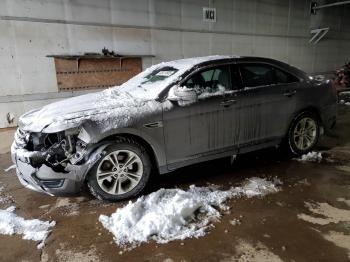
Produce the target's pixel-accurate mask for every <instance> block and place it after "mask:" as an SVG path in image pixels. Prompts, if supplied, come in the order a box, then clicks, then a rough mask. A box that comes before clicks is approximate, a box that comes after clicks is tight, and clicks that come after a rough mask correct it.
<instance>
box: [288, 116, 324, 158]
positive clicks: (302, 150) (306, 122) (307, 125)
mask: <svg viewBox="0 0 350 262" xmlns="http://www.w3.org/2000/svg"><path fill="white" fill-rule="evenodd" d="M319 135H320V120H319V118H318V117H317V115H316V114H314V113H312V112H307V111H306V112H302V113H300V114H299V115H297V116H296V117H295V118H294V120H293V121H292V123H291V125H290V127H289V130H288V134H287V150H288V151H289V152H290V153H292V154H293V155H296V156H300V155H303V154H307V153H308V152H310V151H312V149H313V148H314V147H315V145H316V144H317V142H318V138H319Z"/></svg>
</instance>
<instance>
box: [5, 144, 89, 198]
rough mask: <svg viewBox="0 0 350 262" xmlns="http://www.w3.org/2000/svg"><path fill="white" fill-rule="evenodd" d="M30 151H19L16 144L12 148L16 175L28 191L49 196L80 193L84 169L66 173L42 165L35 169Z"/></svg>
mask: <svg viewBox="0 0 350 262" xmlns="http://www.w3.org/2000/svg"><path fill="white" fill-rule="evenodd" d="M28 153H29V152H28V151H26V150H24V149H21V150H17V148H16V146H15V142H14V144H13V145H12V147H11V158H12V161H13V162H14V164H15V165H16V174H17V177H18V179H19V181H20V182H21V184H22V185H23V186H25V187H26V188H28V189H31V190H34V191H37V192H42V193H46V194H49V195H66V194H74V193H77V192H79V191H80V188H81V186H82V183H83V181H82V177H83V173H84V171H86V170H85V169H84V167H82V168H79V169H76V170H71V171H68V172H65V173H60V172H55V171H54V170H53V169H52V168H50V167H49V166H47V165H45V164H42V165H41V167H39V168H35V167H33V166H32V165H31V164H30V163H31V157H30V156H29V157H28Z"/></svg>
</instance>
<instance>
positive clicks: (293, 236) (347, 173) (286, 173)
mask: <svg viewBox="0 0 350 262" xmlns="http://www.w3.org/2000/svg"><path fill="white" fill-rule="evenodd" d="M334 132H335V134H334V135H333V136H332V137H323V138H322V139H321V141H320V144H319V147H318V150H321V151H323V152H324V156H325V157H324V160H323V161H322V162H321V163H300V162H298V161H295V160H292V159H288V158H286V157H285V156H284V155H282V154H280V153H279V152H277V151H276V150H274V149H270V150H264V151H260V152H256V153H253V154H247V155H243V156H239V157H238V159H237V161H236V162H235V163H234V164H233V165H232V166H231V165H230V164H229V161H228V160H227V159H222V160H218V161H212V162H208V163H205V164H200V165H196V166H191V167H188V168H184V169H181V170H179V171H177V172H174V173H172V174H170V175H166V176H163V177H160V178H157V179H156V180H155V181H154V183H153V186H152V188H150V189H149V190H150V191H153V190H157V189H158V188H160V187H166V188H171V187H174V186H178V187H181V188H187V187H188V185H190V184H196V185H206V183H207V182H210V183H213V184H217V185H220V186H222V189H226V188H228V187H229V186H230V185H231V184H232V185H233V184H235V183H240V182H242V181H243V180H244V179H245V178H247V177H252V176H259V177H273V176H277V177H278V178H280V179H281V180H282V181H283V186H282V191H280V192H279V193H276V194H272V195H268V196H267V197H265V198H262V199H257V198H252V199H246V198H241V199H232V200H230V201H229V202H228V205H229V206H230V207H231V212H230V213H229V214H223V216H222V219H221V222H218V223H215V228H213V229H212V230H211V231H210V233H209V234H207V235H206V236H205V237H202V238H199V239H188V240H184V241H174V242H171V243H168V244H163V245H162V244H156V243H153V242H150V243H148V244H144V245H141V246H140V247H138V248H136V249H134V250H132V251H127V252H121V250H120V249H119V248H118V246H116V245H115V244H114V242H113V238H112V235H111V234H109V233H108V232H107V231H106V230H105V229H104V228H102V226H101V224H100V223H99V222H98V216H99V215H100V214H108V215H109V214H111V213H112V212H114V211H115V209H116V208H117V207H121V206H123V205H124V204H125V203H122V202H121V203H116V204H110V203H104V202H101V201H98V200H95V199H93V198H92V197H91V196H90V195H88V194H87V193H84V192H83V193H82V194H81V195H79V196H76V197H72V198H62V197H61V198H58V197H51V196H47V195H43V194H39V193H35V192H32V191H29V190H27V189H24V188H23V187H22V186H21V185H20V184H19V182H18V181H17V178H16V177H15V175H14V171H13V170H12V171H10V172H9V173H6V174H5V173H4V172H3V171H0V186H5V191H4V192H3V193H2V194H3V195H7V196H11V197H12V198H10V199H9V201H8V203H5V204H1V205H0V208H5V207H7V206H9V205H12V204H14V205H16V207H17V213H18V214H19V215H21V216H23V217H25V218H40V219H42V220H55V221H57V225H56V226H55V228H54V230H53V232H52V233H51V235H50V236H49V237H48V239H47V240H46V246H45V247H44V249H43V250H42V251H40V250H38V249H37V248H36V244H37V243H35V242H33V241H29V240H22V239H21V237H20V236H3V235H0V254H1V256H0V261H40V260H41V261H281V260H282V261H349V260H350V257H349V256H350V106H341V107H340V109H339V120H338V125H337V128H336V130H335V131H334ZM9 165H11V163H10V156H9V154H8V153H7V154H1V155H0V170H3V169H4V168H6V167H8V166H9ZM11 202H13V203H11ZM234 218H236V219H239V220H240V221H241V224H239V225H235V226H233V225H231V224H230V223H229V221H230V220H233V219H234Z"/></svg>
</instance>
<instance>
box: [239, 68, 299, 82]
mask: <svg viewBox="0 0 350 262" xmlns="http://www.w3.org/2000/svg"><path fill="white" fill-rule="evenodd" d="M240 72H241V76H242V81H243V85H244V86H245V87H258V86H267V85H272V84H288V83H295V82H298V81H299V79H298V78H297V77H296V76H294V75H292V74H290V73H287V72H285V71H283V70H281V69H279V68H277V67H274V66H272V65H268V64H241V65H240Z"/></svg>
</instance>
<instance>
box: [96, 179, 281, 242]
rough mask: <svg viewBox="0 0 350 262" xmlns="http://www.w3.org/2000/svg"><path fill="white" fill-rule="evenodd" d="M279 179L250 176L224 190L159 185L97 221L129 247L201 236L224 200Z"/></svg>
mask: <svg viewBox="0 0 350 262" xmlns="http://www.w3.org/2000/svg"><path fill="white" fill-rule="evenodd" d="M279 184H281V181H279V180H278V179H275V180H274V181H268V180H266V179H262V178H257V177H253V178H250V179H247V181H246V182H245V183H244V184H243V185H242V186H239V187H231V188H230V189H229V190H227V191H221V190H218V188H217V187H215V186H209V187H196V186H194V185H192V186H190V187H189V189H188V190H186V191H185V190H182V189H160V190H158V191H156V192H154V193H151V194H150V195H147V196H142V197H140V198H138V199H137V200H136V201H135V202H131V201H130V202H129V203H128V204H127V205H126V206H124V207H123V208H119V209H117V210H116V212H115V213H113V214H112V215H111V216H106V215H101V216H100V217H99V221H100V222H101V223H102V225H103V226H104V227H105V228H106V229H107V230H109V231H110V232H111V233H112V234H113V235H114V240H115V242H116V244H117V245H119V246H121V247H123V248H124V249H131V248H134V247H136V246H138V245H140V244H141V243H143V242H147V241H149V240H155V241H156V242H157V243H167V242H169V241H172V240H183V239H186V238H192V237H195V238H198V237H201V236H204V235H205V234H206V233H207V231H208V229H209V228H210V227H212V226H213V225H212V222H216V221H218V220H219V218H220V216H221V214H220V211H222V210H228V209H229V207H228V206H227V205H225V201H227V200H228V199H230V198H234V197H242V196H246V197H254V196H264V195H266V194H270V193H275V192H277V191H279V187H278V185H279Z"/></svg>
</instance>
